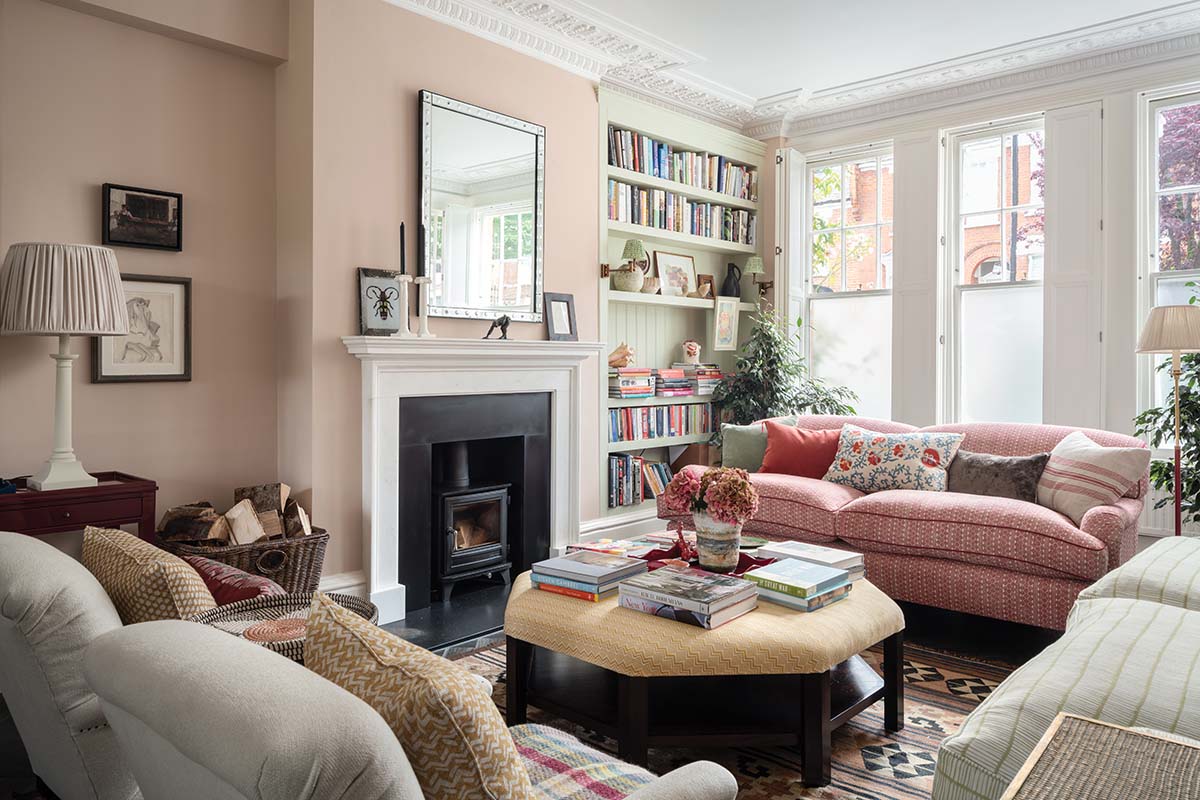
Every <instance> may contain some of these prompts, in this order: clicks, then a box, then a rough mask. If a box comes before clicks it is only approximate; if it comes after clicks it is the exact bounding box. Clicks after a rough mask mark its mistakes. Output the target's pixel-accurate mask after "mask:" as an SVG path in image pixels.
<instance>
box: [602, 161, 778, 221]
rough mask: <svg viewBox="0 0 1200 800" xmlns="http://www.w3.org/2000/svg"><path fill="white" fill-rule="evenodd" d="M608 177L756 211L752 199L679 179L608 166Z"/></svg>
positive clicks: (703, 201) (703, 200)
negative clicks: (702, 187)
mask: <svg viewBox="0 0 1200 800" xmlns="http://www.w3.org/2000/svg"><path fill="white" fill-rule="evenodd" d="M608 177H609V178H612V179H613V180H618V181H621V182H623V183H636V184H637V185H639V186H645V187H648V188H650V189H663V190H664V191H668V192H672V193H674V194H681V195H683V196H684V197H687V198H690V199H692V200H699V201H700V202H702V203H716V204H718V205H723V206H729V207H730V208H740V209H744V210H746V211H758V203H756V202H754V201H752V200H743V199H741V198H740V197H734V196H733V195H731V194H724V193H722V192H714V191H712V190H711V189H701V188H700V187H699V186H692V185H690V184H687V183H680V182H679V181H672V180H667V179H665V178H656V177H654V176H653V175H646V174H645V173H642V172H634V171H633V170H631V169H622V168H621V167H614V166H609V167H608Z"/></svg>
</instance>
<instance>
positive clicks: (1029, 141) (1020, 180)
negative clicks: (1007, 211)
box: [1003, 131, 1046, 206]
mask: <svg viewBox="0 0 1200 800" xmlns="http://www.w3.org/2000/svg"><path fill="white" fill-rule="evenodd" d="M1044 139H1045V137H1044V136H1043V134H1042V132H1041V131H1030V132H1029V133H1016V134H1012V135H1010V136H1005V137H1004V181H1003V185H1004V205H1005V206H1023V205H1029V204H1032V203H1041V202H1043V194H1044V193H1045V189H1046V165H1045V160H1046V146H1045V141H1044Z"/></svg>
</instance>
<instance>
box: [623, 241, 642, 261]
mask: <svg viewBox="0 0 1200 800" xmlns="http://www.w3.org/2000/svg"><path fill="white" fill-rule="evenodd" d="M645 257H646V245H644V244H642V240H641V239H630V240H629V241H628V242H626V243H625V251H624V252H623V253H621V258H624V259H628V260H629V261H641V260H642V259H644V258H645Z"/></svg>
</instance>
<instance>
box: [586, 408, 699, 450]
mask: <svg viewBox="0 0 1200 800" xmlns="http://www.w3.org/2000/svg"><path fill="white" fill-rule="evenodd" d="M715 430H716V413H715V412H714V411H713V406H712V403H696V404H694V405H678V406H631V407H629V408H610V409H609V411H608V440H609V441H610V442H637V441H641V440H642V439H657V438H660V437H663V436H693V435H695V434H701V433H713V432H714V431H715Z"/></svg>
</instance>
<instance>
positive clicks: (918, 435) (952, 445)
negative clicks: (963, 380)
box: [825, 425, 963, 492]
mask: <svg viewBox="0 0 1200 800" xmlns="http://www.w3.org/2000/svg"><path fill="white" fill-rule="evenodd" d="M962 438H963V437H962V435H961V434H958V433H927V432H923V431H917V432H915V433H875V432H874V431H869V430H866V429H865V428H860V427H858V426H857V425H843V426H842V433H841V436H839V437H838V449H837V455H836V456H835V457H834V459H833V463H832V464H830V466H829V471H828V472H826V473H825V480H827V481H832V482H833V483H840V484H843V485H845V486H852V487H854V488H855V489H858V490H859V491H860V492H880V491H883V490H885V489H921V490H924V491H930V492H944V491H946V468H947V467H948V466H949V465H950V462H951V461H953V460H954V455H955V453H957V452H958V446H959V445H960V444H961V443H962Z"/></svg>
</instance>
